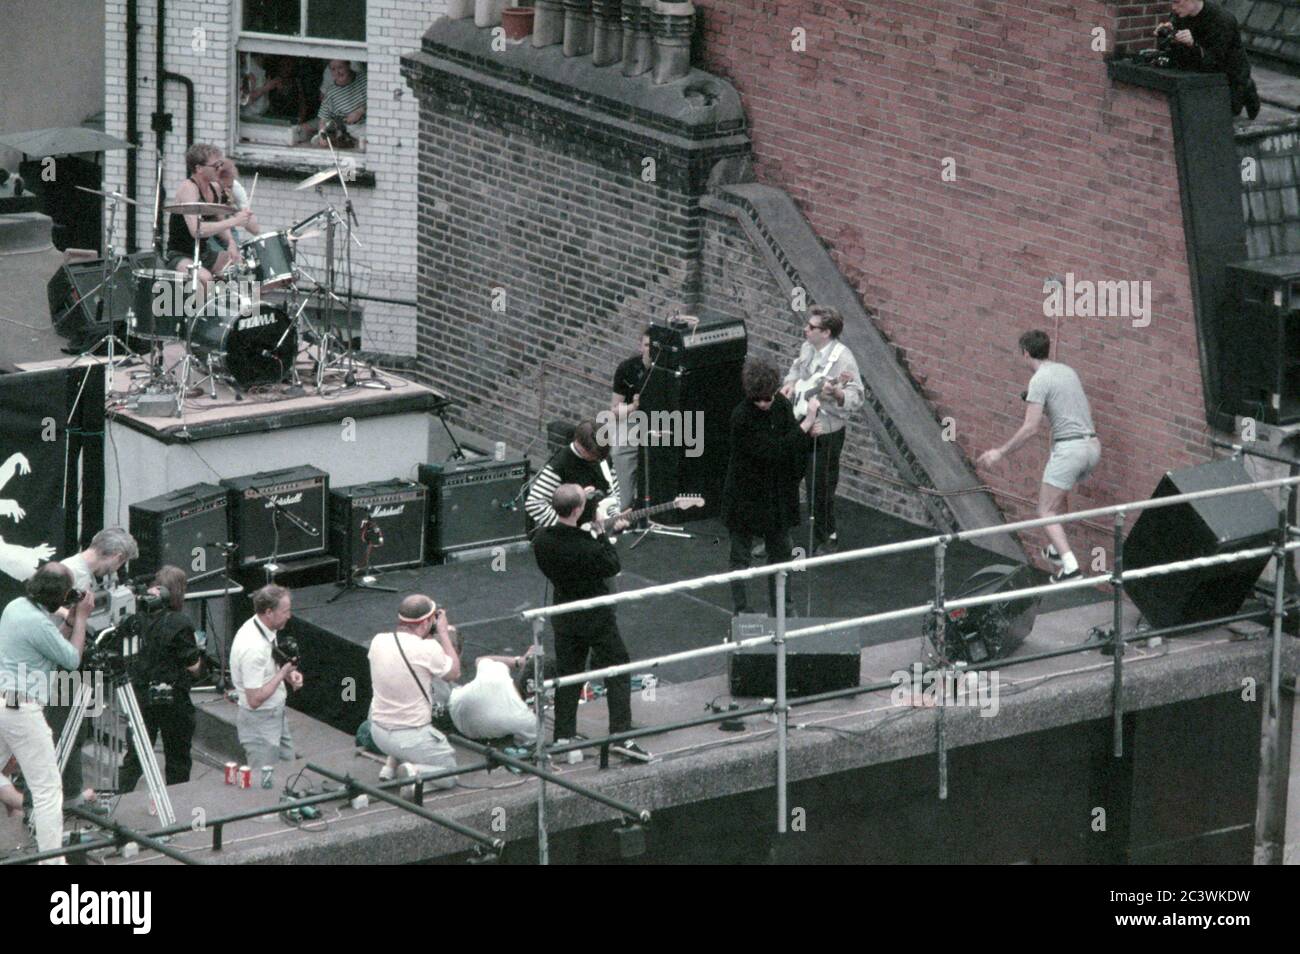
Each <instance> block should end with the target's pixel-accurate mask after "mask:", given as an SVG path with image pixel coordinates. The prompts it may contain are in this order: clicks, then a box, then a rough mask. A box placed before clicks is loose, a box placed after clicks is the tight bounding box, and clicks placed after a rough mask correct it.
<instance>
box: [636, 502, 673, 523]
mask: <svg viewBox="0 0 1300 954" xmlns="http://www.w3.org/2000/svg"><path fill="white" fill-rule="evenodd" d="M676 506H677V501H676V500H670V501H668V503H661V504H655V505H654V506H653V507H643V508H642V509H640V510H633V511H632V512H631V513H629V514H628V515H627V517H626V520H627V522H628V523H636V522H637V521H638V520H640V519H641V518H642V517H653V516H654V515H655V514H657V513H663V512H664V511H665V510H672V509H673V508H674V507H676Z"/></svg>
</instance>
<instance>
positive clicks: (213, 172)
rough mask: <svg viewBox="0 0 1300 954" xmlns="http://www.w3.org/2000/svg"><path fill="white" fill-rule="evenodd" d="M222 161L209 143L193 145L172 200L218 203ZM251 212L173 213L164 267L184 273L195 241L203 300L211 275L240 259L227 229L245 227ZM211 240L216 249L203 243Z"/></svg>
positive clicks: (168, 230) (214, 147) (236, 247)
mask: <svg viewBox="0 0 1300 954" xmlns="http://www.w3.org/2000/svg"><path fill="white" fill-rule="evenodd" d="M225 162H226V160H225V158H224V157H223V156H222V154H221V150H220V149H218V148H217V147H216V146H214V145H211V144H210V143H195V144H194V145H193V146H191V147H190V148H189V149H187V150H186V151H185V170H186V172H187V173H188V174H189V178H187V179H186V180H185V181H184V182H182V183H181V185H180V187H179V188H178V189H177V190H176V195H175V199H174V201H175V202H176V203H178V204H180V203H190V202H210V203H220V202H221V199H222V193H221V189H220V186H219V182H218V180H219V177H220V175H221V167H222V166H223V165H224V164H225ZM250 218H252V213H251V212H249V211H248V210H247V209H245V210H242V211H239V212H236V213H235V214H234V215H230V216H226V217H224V218H223V217H221V216H219V215H215V214H213V215H202V216H199V215H184V216H182V215H179V214H178V213H175V212H173V213H172V214H171V218H170V220H169V221H168V223H167V258H166V262H165V264H166V266H167V267H168V268H170V269H173V270H175V271H178V272H184V271H185V270H186V269H188V268H189V267H190V266H191V265H192V264H193V259H194V240H195V239H196V238H197V239H199V265H200V266H201V267H200V268H199V272H198V275H199V282H200V283H201V285H202V287H203V294H204V296H205V297H206V294H207V287H208V285H209V284H211V282H212V276H213V274H214V273H215V274H220V273H221V272H222V271H223V270H224V269H225V268H226V266H227V265H230V264H233V263H235V262H238V261H239V260H240V256H239V246H238V245H236V244H235V239H234V236H233V235H232V234H231V229H232V228H236V227H239V226H247V224H248V222H249V219H250ZM209 238H214V239H216V240H217V243H218V244H216V246H215V247H214V246H213V244H212V243H208V242H207V241H206V240H207V239H209Z"/></svg>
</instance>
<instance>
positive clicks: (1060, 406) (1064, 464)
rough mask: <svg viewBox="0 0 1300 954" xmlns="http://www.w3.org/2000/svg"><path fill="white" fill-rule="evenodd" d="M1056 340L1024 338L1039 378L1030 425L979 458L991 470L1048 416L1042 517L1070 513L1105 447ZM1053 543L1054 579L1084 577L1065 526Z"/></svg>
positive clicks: (1038, 334) (1053, 530) (1042, 335)
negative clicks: (1071, 500) (1059, 358)
mask: <svg viewBox="0 0 1300 954" xmlns="http://www.w3.org/2000/svg"><path fill="white" fill-rule="evenodd" d="M1051 348H1052V341H1051V339H1050V338H1049V337H1048V336H1047V332H1045V331H1037V330H1035V331H1026V332H1025V333H1024V334H1023V335H1021V336H1020V353H1021V356H1022V357H1023V358H1024V359H1025V361H1026V362H1027V363H1028V364H1029V366H1030V367H1031V368H1033V369H1034V376H1033V377H1032V378H1030V379H1029V389H1028V390H1027V391H1026V392H1025V401H1026V402H1027V405H1028V406H1027V407H1026V408H1025V422H1024V423H1023V424H1021V425H1020V429H1019V430H1018V431H1016V433H1015V434H1013V435H1012V437H1011V440H1009V441H1007V442H1006V443H1005V444H1003V445H1002V446H1001V447H995V448H994V449H992V450H987V451H985V452H984V453H983V454H981V455H980V456H979V459H978V461H976V463H977V464H979V465H980V466H982V467H988V466H991V465H993V464H996V463H997V462H998V461H1000V460H1002V458H1003V457H1005V456H1007V455H1008V454H1010V453H1011V452H1012V451H1014V450H1016V449H1017V448H1018V447H1020V446H1021V445H1022V444H1024V443H1025V441H1027V440H1029V438H1030V437H1031V436H1033V434H1034V432H1035V431H1037V430H1038V427H1039V425H1040V424H1041V423H1042V420H1043V414H1044V413H1046V415H1047V420H1048V421H1049V423H1050V424H1051V429H1052V453H1051V456H1050V457H1049V458H1048V461H1047V466H1046V467H1045V468H1044V470H1043V482H1042V484H1041V486H1040V487H1039V492H1038V516H1039V517H1054V516H1057V515H1059V514H1061V513H1064V512H1065V509H1066V497H1067V496H1068V494H1069V492H1070V491H1071V490H1072V489H1073V488H1074V485H1075V484H1077V483H1078V482H1079V481H1081V480H1083V479H1084V478H1086V477H1087V476H1088V475H1089V474H1090V473H1092V471H1093V469H1094V468H1095V467H1096V466H1097V462H1098V461H1100V460H1101V443H1100V442H1099V441H1098V440H1097V433H1096V431H1095V430H1094V429H1093V426H1092V410H1091V409H1090V408H1089V407H1088V398H1087V395H1085V394H1084V393H1083V385H1082V384H1081V383H1080V381H1079V376H1078V375H1077V374H1075V372H1074V369H1073V368H1071V367H1069V366H1067V365H1064V364H1061V363H1059V362H1056V361H1049V360H1047V356H1048V354H1049V353H1051ZM1043 529H1044V530H1045V531H1046V532H1047V537H1048V539H1049V540H1051V544H1050V545H1049V546H1047V547H1044V548H1043V550H1042V551H1041V552H1042V555H1043V556H1044V557H1046V558H1047V559H1048V560H1050V561H1051V562H1052V563H1054V564H1059V565H1060V569H1059V570H1058V571H1057V572H1056V573H1055V574H1053V576H1052V579H1053V580H1054V581H1055V580H1068V579H1073V578H1075V577H1077V576H1078V575H1079V561H1078V560H1076V559H1075V556H1074V552H1073V551H1072V550H1071V549H1070V543H1069V541H1068V540H1067V539H1066V537H1065V530H1064V529H1063V528H1062V527H1061V525H1060V524H1059V523H1052V524H1048V525H1047V526H1045V527H1044V528H1043Z"/></svg>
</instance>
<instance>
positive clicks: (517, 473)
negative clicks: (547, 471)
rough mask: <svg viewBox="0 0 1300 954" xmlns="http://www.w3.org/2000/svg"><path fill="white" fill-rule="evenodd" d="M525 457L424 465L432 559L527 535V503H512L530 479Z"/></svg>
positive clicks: (439, 558) (422, 468)
mask: <svg viewBox="0 0 1300 954" xmlns="http://www.w3.org/2000/svg"><path fill="white" fill-rule="evenodd" d="M529 470H530V467H529V463H528V460H527V459H526V458H522V457H521V458H517V459H515V460H504V461H503V460H491V459H487V460H472V461H452V462H449V463H447V464H442V465H439V464H421V465H420V483H422V484H424V485H425V486H426V487H428V488H429V533H428V539H427V544H426V546H427V549H428V556H429V561H430V562H435V561H441V560H442V559H444V558H445V557H446V556H447V555H448V554H450V553H455V552H457V551H459V550H471V549H476V548H481V547H491V546H495V545H497V544H505V543H512V542H515V541H518V540H523V539H525V536H524V505H523V503H522V502H520V503H519V504H517V505H515V507H514V508H513V509H512V507H511V503H512V501H513V500H514V498H515V496H516V495H517V494H518V493H519V490H520V488H521V487H523V485H524V484H525V483H526V482H527V480H528V475H529Z"/></svg>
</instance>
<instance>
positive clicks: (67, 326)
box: [45, 252, 155, 347]
mask: <svg viewBox="0 0 1300 954" xmlns="http://www.w3.org/2000/svg"><path fill="white" fill-rule="evenodd" d="M154 258H155V256H154V253H153V252H137V253H136V254H134V255H129V256H127V257H126V258H124V259H122V261H121V262H120V263H119V265H118V269H117V271H115V272H113V273H112V274H111V275H109V276H108V281H107V282H105V281H104V278H105V274H104V262H103V260H102V259H98V260H96V261H93V262H77V263H75V264H71V265H61V266H59V270H58V271H56V272H55V273H54V275H53V276H52V277H51V278H50V280H49V282H48V283H47V284H46V286H45V293H46V297H47V299H48V300H49V305H50V321H51V322H53V324H54V331H55V332H56V333H57V334H58V335H59V336H60V337H63V338H67V339H68V340H69V342H70V343H71V344H72V346H73V347H86V346H88V345H90V344H92V343H94V342H95V341H96V340H98V339H99V338H102V337H103V336H105V335H107V334H108V333H109V332H110V331H115V332H117V333H118V334H119V335H122V336H125V334H126V331H127V312H129V311H130V310H131V307H132V305H133V304H134V302H135V280H134V278H133V277H132V275H131V271H132V269H136V268H151V267H153V264H154ZM101 302H102V303H103V304H104V310H103V312H102V313H101V312H100V309H99V305H100V303H101ZM96 318H98V319H99V320H98V321H96Z"/></svg>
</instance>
